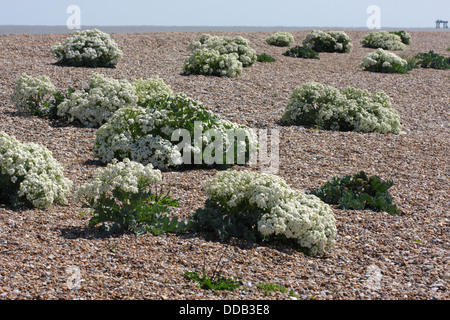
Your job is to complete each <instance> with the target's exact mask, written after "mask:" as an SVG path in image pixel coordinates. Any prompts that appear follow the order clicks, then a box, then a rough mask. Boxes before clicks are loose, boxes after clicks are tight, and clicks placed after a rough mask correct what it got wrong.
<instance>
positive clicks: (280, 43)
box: [266, 31, 295, 47]
mask: <svg viewBox="0 0 450 320" xmlns="http://www.w3.org/2000/svg"><path fill="white" fill-rule="evenodd" d="M294 41H295V39H294V36H293V35H292V33H290V32H284V31H280V32H276V33H274V34H271V35H270V36H268V37H267V38H266V43H267V44H270V45H272V46H277V47H289V45H290V44H291V43H292V42H294Z"/></svg>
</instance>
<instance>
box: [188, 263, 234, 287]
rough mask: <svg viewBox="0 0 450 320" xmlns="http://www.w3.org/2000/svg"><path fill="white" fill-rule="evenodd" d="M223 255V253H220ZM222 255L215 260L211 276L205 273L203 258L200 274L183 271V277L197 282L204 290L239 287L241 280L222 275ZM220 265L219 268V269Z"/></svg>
mask: <svg viewBox="0 0 450 320" xmlns="http://www.w3.org/2000/svg"><path fill="white" fill-rule="evenodd" d="M222 256H223V254H222ZM222 256H221V257H220V259H219V260H218V261H217V264H216V267H215V268H214V270H213V272H212V274H211V276H208V275H207V274H206V266H205V264H206V260H205V259H204V260H203V266H202V274H201V275H199V274H198V273H197V272H185V273H184V274H183V275H184V277H185V278H187V279H189V280H191V281H194V282H197V283H198V285H199V287H200V288H202V289H204V290H229V291H234V290H235V289H237V288H239V287H240V286H241V284H242V282H241V281H238V280H234V279H231V278H225V277H223V276H222V271H221V265H220V262H221V260H222ZM219 267H220V269H219Z"/></svg>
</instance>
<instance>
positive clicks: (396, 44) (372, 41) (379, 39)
mask: <svg viewBox="0 0 450 320" xmlns="http://www.w3.org/2000/svg"><path fill="white" fill-rule="evenodd" d="M409 40H410V36H409V35H408V34H406V33H405V34H404V39H402V37H401V36H400V35H399V34H396V33H394V32H388V31H374V32H371V33H369V34H367V35H366V36H365V37H364V39H363V40H361V44H362V45H363V46H364V47H367V48H382V49H385V50H399V51H400V50H404V49H405V43H409ZM403 41H405V43H404V42H403Z"/></svg>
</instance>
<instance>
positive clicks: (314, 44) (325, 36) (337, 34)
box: [303, 30, 353, 53]
mask: <svg viewBox="0 0 450 320" xmlns="http://www.w3.org/2000/svg"><path fill="white" fill-rule="evenodd" d="M303 45H305V46H307V47H308V48H310V49H312V50H314V51H316V52H339V53H348V52H350V51H351V49H352V47H353V44H352V40H351V39H350V37H349V36H348V35H347V34H346V33H345V32H343V31H328V32H324V31H320V30H313V31H311V32H310V33H308V35H307V36H306V38H305V39H304V40H303Z"/></svg>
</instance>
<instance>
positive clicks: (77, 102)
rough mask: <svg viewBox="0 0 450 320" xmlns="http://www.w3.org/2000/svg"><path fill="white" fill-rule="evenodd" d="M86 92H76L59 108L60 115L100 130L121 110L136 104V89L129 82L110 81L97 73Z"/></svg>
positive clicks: (92, 77)
mask: <svg viewBox="0 0 450 320" xmlns="http://www.w3.org/2000/svg"><path fill="white" fill-rule="evenodd" d="M89 81H90V82H89V85H88V87H87V88H86V89H84V91H81V92H74V93H73V94H72V95H71V96H70V98H69V99H65V100H64V101H63V102H62V103H61V104H59V105H58V116H60V117H64V118H67V119H68V120H69V121H70V122H72V121H74V120H78V121H80V122H81V123H82V124H83V125H84V126H86V127H98V126H100V125H102V124H103V123H105V122H106V121H107V120H108V119H109V117H111V116H112V114H113V113H114V112H115V111H116V110H117V109H119V108H121V107H123V106H126V105H136V103H137V101H138V97H137V94H136V90H135V88H134V87H133V86H132V85H131V84H130V83H129V82H128V81H126V80H116V79H112V78H107V77H105V76H103V75H101V74H98V73H95V74H93V75H92V76H91V77H90V78H89Z"/></svg>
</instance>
